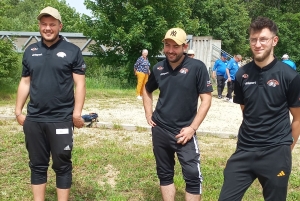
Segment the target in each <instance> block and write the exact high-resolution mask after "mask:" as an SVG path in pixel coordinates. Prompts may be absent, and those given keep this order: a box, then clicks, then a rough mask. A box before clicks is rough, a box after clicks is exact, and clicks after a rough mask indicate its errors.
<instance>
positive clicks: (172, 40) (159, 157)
mask: <svg viewBox="0 0 300 201" xmlns="http://www.w3.org/2000/svg"><path fill="white" fill-rule="evenodd" d="M163 43H164V54H165V55H166V59H165V60H163V61H161V62H159V63H157V64H156V65H155V66H154V67H153V73H151V74H150V76H149V79H148V82H147V83H146V86H145V90H144V91H143V102H144V109H145V115H146V119H147V122H148V124H149V125H150V126H151V127H152V142H153V152H154V156H155V160H156V170H157V175H158V178H159V180H160V189H161V193H162V197H163V200H164V201H174V200H175V191H176V190H175V186H174V180H173V177H174V165H175V160H174V157H175V153H176V155H177V157H178V160H179V161H180V164H181V166H182V172H183V176H184V180H185V183H186V188H185V192H186V193H185V200H190V201H199V200H200V198H201V193H202V188H201V186H202V174H201V171H200V152H199V149H198V142H197V136H196V130H197V129H198V127H199V126H200V124H201V123H202V121H203V120H204V118H205V116H206V114H207V112H208V110H209V108H210V105H211V99H212V97H211V92H212V86H211V82H210V79H209V75H208V72H207V68H206V66H205V64H204V63H203V62H202V61H200V60H197V59H191V58H189V57H188V56H186V55H185V54H184V52H185V50H186V49H187V47H188V45H187V42H186V33H185V31H184V30H182V29H180V28H172V29H170V30H169V31H168V32H167V33H166V35H165V38H164V39H163ZM158 88H159V89H160V94H159V99H158V104H157V105H156V108H155V111H154V112H153V109H152V104H153V99H152V93H153V91H154V90H156V89H158ZM199 97H200V99H201V103H200V106H199V108H197V105H198V100H199ZM197 109H198V110H197ZM197 111H198V112H197Z"/></svg>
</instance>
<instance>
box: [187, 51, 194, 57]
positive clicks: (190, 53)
mask: <svg viewBox="0 0 300 201" xmlns="http://www.w3.org/2000/svg"><path fill="white" fill-rule="evenodd" d="M187 55H188V57H190V58H194V57H195V52H194V50H192V49H190V50H189V51H188V52H187Z"/></svg>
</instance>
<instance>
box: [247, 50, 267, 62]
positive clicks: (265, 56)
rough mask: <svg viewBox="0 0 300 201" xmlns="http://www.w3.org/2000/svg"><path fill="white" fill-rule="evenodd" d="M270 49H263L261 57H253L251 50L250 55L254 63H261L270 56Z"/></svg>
mask: <svg viewBox="0 0 300 201" xmlns="http://www.w3.org/2000/svg"><path fill="white" fill-rule="evenodd" d="M271 52H272V48H269V49H265V52H264V53H263V54H262V55H255V53H254V51H253V50H252V55H253V59H254V61H257V62H263V61H264V60H265V59H266V58H268V57H269V56H270V55H271Z"/></svg>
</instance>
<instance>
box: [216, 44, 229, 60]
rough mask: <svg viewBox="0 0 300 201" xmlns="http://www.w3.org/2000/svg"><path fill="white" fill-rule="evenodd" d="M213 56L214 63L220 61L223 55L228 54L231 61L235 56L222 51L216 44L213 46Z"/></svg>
mask: <svg viewBox="0 0 300 201" xmlns="http://www.w3.org/2000/svg"><path fill="white" fill-rule="evenodd" d="M212 49H213V51H212V56H211V59H212V61H216V60H217V59H220V57H221V54H226V55H227V58H229V59H231V58H232V57H233V56H232V55H231V54H229V53H228V52H226V51H224V50H222V49H221V48H219V47H217V46H215V45H214V44H212Z"/></svg>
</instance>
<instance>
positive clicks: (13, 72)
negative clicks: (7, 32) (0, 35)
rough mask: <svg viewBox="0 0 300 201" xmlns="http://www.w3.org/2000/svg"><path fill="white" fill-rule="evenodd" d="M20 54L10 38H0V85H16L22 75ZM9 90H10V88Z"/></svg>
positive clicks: (2, 86) (7, 86) (4, 86)
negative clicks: (15, 49)
mask: <svg viewBox="0 0 300 201" xmlns="http://www.w3.org/2000/svg"><path fill="white" fill-rule="evenodd" d="M20 58H21V57H19V54H18V53H17V52H15V51H14V50H13V44H12V42H11V41H8V40H0V85H1V88H2V89H1V91H2V90H4V88H6V89H7V88H11V87H12V86H16V83H17V82H18V81H19V79H18V78H19V77H20V68H19V66H20V60H21V59H20ZM8 91H9V90H8Z"/></svg>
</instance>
